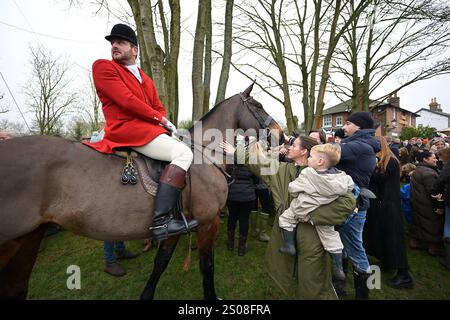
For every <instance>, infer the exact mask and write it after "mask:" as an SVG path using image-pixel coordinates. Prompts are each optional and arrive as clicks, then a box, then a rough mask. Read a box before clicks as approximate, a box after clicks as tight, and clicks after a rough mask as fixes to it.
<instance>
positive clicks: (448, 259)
mask: <svg viewBox="0 0 450 320" xmlns="http://www.w3.org/2000/svg"><path fill="white" fill-rule="evenodd" d="M439 262H440V263H441V264H442V265H443V266H444V267H446V268H447V269H450V238H444V257H443V258H442V259H440V260H439Z"/></svg>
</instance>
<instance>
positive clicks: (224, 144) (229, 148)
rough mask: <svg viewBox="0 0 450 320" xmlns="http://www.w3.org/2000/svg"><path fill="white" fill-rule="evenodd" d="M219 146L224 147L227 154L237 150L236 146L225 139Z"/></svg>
mask: <svg viewBox="0 0 450 320" xmlns="http://www.w3.org/2000/svg"><path fill="white" fill-rule="evenodd" d="M219 147H220V148H222V149H223V151H224V152H225V153H226V154H229V155H232V154H234V152H235V151H236V148H235V147H233V146H232V145H231V144H230V143H229V142H228V141H223V142H220V143H219Z"/></svg>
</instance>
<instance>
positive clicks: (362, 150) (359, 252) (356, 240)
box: [335, 112, 380, 299]
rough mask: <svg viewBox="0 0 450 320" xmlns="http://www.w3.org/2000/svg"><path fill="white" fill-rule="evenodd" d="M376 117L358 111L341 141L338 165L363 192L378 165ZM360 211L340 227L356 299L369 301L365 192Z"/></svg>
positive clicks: (339, 287)
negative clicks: (364, 236) (363, 235)
mask: <svg viewBox="0 0 450 320" xmlns="http://www.w3.org/2000/svg"><path fill="white" fill-rule="evenodd" d="M373 125H374V123H373V118H372V115H371V114H370V113H369V112H355V113H352V114H351V115H350V117H349V118H348V120H347V122H346V123H345V125H344V127H343V130H344V132H345V136H346V138H345V139H343V140H342V142H341V160H340V162H339V163H338V165H337V166H336V167H337V168H338V169H339V170H342V171H345V172H346V173H347V174H348V175H350V176H351V177H352V179H353V181H354V182H355V184H357V185H358V186H359V187H360V188H361V190H362V191H363V190H364V189H366V188H367V187H368V186H369V182H370V177H371V175H372V173H373V171H374V169H375V166H376V153H377V152H378V151H379V150H380V142H379V141H378V140H376V139H375V138H374V134H375V130H374V129H373ZM357 206H358V208H357V210H355V211H356V212H353V213H352V214H351V215H350V216H349V217H348V218H347V220H346V221H345V222H344V224H342V225H340V226H337V227H336V230H338V231H339V234H340V236H341V240H342V242H343V244H344V255H345V256H347V257H348V258H349V259H350V260H351V262H352V263H353V275H354V283H355V295H356V299H368V297H369V291H368V288H367V279H368V277H369V275H370V273H369V271H370V265H369V261H368V259H367V255H366V252H365V250H364V246H363V243H362V232H363V228H364V222H365V220H366V212H367V209H368V208H369V199H367V198H366V197H365V196H364V192H362V195H360V196H359V198H358V201H357ZM335 284H336V289H337V290H338V291H341V293H344V292H345V284H344V283H339V282H336V283H335Z"/></svg>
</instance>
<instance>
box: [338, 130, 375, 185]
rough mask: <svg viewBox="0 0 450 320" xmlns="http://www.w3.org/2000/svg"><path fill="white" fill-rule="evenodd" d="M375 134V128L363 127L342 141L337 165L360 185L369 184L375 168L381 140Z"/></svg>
mask: <svg viewBox="0 0 450 320" xmlns="http://www.w3.org/2000/svg"><path fill="white" fill-rule="evenodd" d="M374 134H375V130H374V129H361V130H358V131H356V132H355V133H354V134H353V135H352V136H351V137H348V138H345V139H343V140H342V142H341V160H340V161H339V163H338V165H337V166H336V167H337V168H338V169H339V170H342V171H345V173H347V174H348V175H349V176H351V177H352V179H353V181H354V182H355V183H356V184H357V185H358V186H359V187H364V188H367V187H368V186H369V182H370V177H371V176H372V173H373V171H374V170H375V166H376V153H377V152H378V151H380V141H378V140H377V139H375V137H374Z"/></svg>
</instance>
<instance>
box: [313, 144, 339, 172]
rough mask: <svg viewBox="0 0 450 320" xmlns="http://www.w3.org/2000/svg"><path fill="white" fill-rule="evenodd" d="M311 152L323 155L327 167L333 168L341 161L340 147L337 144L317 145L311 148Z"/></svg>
mask: <svg viewBox="0 0 450 320" xmlns="http://www.w3.org/2000/svg"><path fill="white" fill-rule="evenodd" d="M311 151H315V152H320V153H322V154H324V155H325V157H326V160H327V162H328V167H334V166H335V165H337V164H338V162H339V160H341V147H340V146H339V144H337V143H336V144H331V143H325V144H318V145H316V146H314V147H312V149H311Z"/></svg>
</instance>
